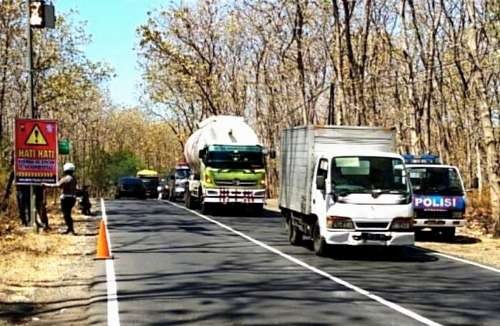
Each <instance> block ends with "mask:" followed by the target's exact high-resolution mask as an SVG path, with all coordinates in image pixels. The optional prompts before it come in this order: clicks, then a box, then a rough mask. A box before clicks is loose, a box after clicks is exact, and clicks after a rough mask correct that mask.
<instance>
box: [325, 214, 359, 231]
mask: <svg viewBox="0 0 500 326" xmlns="http://www.w3.org/2000/svg"><path fill="white" fill-rule="evenodd" d="M326 228H327V229H354V223H352V219H351V218H350V217H345V216H327V217H326Z"/></svg>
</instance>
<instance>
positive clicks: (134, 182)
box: [115, 177, 146, 199]
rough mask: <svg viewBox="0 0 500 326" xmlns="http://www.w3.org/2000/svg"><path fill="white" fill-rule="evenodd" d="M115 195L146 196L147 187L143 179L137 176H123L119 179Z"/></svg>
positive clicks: (117, 196)
mask: <svg viewBox="0 0 500 326" xmlns="http://www.w3.org/2000/svg"><path fill="white" fill-rule="evenodd" d="M115 197H116V198H117V199H118V198H121V197H136V198H141V199H145V198H146V187H145V186H144V183H143V182H142V180H141V179H139V178H135V177H123V178H120V180H118V183H117V185H116V194H115Z"/></svg>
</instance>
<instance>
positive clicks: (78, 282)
mask: <svg viewBox="0 0 500 326" xmlns="http://www.w3.org/2000/svg"><path fill="white" fill-rule="evenodd" d="M73 212H74V216H73V218H74V220H75V229H76V232H77V236H73V235H63V234H60V232H62V231H64V230H65V224H64V221H63V220H62V217H61V214H60V212H59V211H58V209H57V208H56V207H54V208H52V209H50V210H49V221H50V224H51V225H50V226H51V230H49V231H42V232H40V233H39V234H35V233H34V232H33V231H32V230H31V229H30V228H23V229H20V228H16V229H14V231H13V232H12V231H11V232H12V233H10V234H6V235H2V236H1V237H0V275H1V280H2V282H0V325H13V324H15V325H25V324H34V325H54V324H62V325H87V324H88V323H89V322H88V320H87V318H88V314H87V309H88V308H89V306H90V302H91V293H90V285H91V284H92V282H93V278H94V275H93V274H94V271H95V269H94V266H95V262H94V261H93V257H94V253H95V245H96V244H95V241H96V226H97V221H96V217H86V216H83V215H81V214H78V213H77V209H76V208H75V209H74V211H73ZM16 222H17V221H16Z"/></svg>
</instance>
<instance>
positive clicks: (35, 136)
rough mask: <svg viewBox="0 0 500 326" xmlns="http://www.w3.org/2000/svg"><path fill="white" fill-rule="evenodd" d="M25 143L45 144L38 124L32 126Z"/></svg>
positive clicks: (45, 141)
mask: <svg viewBox="0 0 500 326" xmlns="http://www.w3.org/2000/svg"><path fill="white" fill-rule="evenodd" d="M26 145H47V140H46V139H45V137H44V136H43V134H42V132H41V131H40V128H38V125H35V126H34V127H33V130H31V133H30V135H29V136H28V139H26Z"/></svg>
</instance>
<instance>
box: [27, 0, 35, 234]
mask: <svg viewBox="0 0 500 326" xmlns="http://www.w3.org/2000/svg"><path fill="white" fill-rule="evenodd" d="M30 2H31V0H26V20H27V22H26V41H27V45H28V46H27V48H28V53H27V66H28V67H27V68H28V109H29V110H30V111H31V118H32V119H34V118H36V109H35V105H34V94H33V46H32V35H31V25H30ZM34 190H35V189H34V187H33V185H31V186H30V218H31V225H32V226H33V231H35V232H38V224H37V223H36V207H35V194H34Z"/></svg>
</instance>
